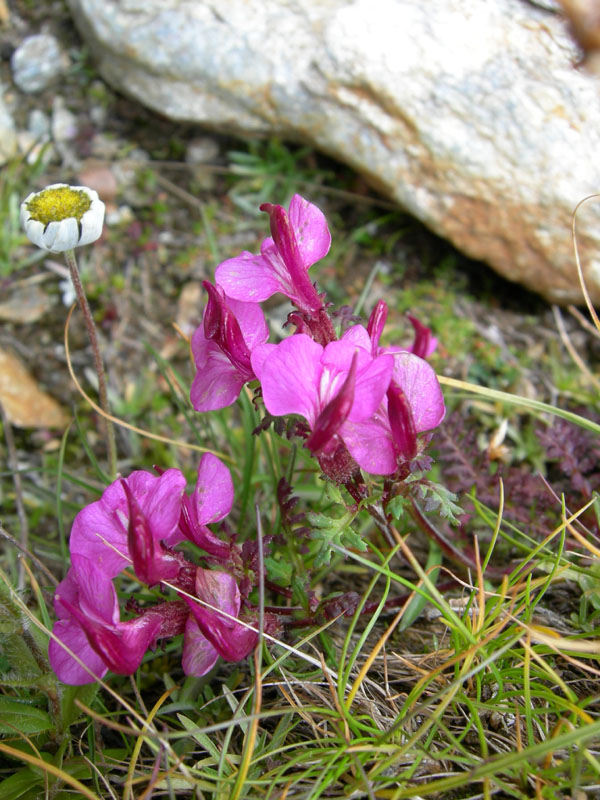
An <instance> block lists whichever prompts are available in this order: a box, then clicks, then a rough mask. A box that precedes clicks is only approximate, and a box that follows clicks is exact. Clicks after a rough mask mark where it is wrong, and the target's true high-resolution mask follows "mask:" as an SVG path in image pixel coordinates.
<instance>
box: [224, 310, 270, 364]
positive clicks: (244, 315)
mask: <svg viewBox="0 0 600 800" xmlns="http://www.w3.org/2000/svg"><path fill="white" fill-rule="evenodd" d="M227 305H228V306H229V308H230V309H231V310H232V311H233V313H234V315H235V318H236V319H237V321H238V323H239V326H240V330H241V331H242V336H243V337H244V341H245V342H246V345H247V347H248V350H250V351H252V350H254V348H255V347H256V346H257V345H259V344H262V343H263V342H266V341H267V339H268V338H269V326H268V325H267V321H266V319H265V315H264V313H263V310H262V308H261V307H260V306H259V305H258V303H247V302H242V301H241V300H236V299H235V298H233V297H228V298H227Z"/></svg>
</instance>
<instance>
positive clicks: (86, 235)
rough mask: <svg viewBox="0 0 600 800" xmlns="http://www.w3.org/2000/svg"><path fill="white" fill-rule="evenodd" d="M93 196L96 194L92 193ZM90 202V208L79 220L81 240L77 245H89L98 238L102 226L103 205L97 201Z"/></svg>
mask: <svg viewBox="0 0 600 800" xmlns="http://www.w3.org/2000/svg"><path fill="white" fill-rule="evenodd" d="M94 194H96V193H95V192H94ZM97 198H98V195H96V200H93V201H92V207H91V208H90V209H89V211H86V212H85V214H84V215H83V217H82V218H81V238H80V240H79V244H90V243H91V242H95V241H96V239H98V238H100V235H101V234H102V226H103V225H104V209H105V206H104V203H103V202H102V200H99V199H97Z"/></svg>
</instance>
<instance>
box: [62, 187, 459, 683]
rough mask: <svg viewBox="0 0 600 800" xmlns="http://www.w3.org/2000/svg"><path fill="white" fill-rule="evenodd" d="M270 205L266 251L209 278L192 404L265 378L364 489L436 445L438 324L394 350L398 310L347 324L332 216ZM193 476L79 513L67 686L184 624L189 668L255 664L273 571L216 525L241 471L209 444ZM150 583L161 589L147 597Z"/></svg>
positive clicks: (129, 666) (309, 443)
mask: <svg viewBox="0 0 600 800" xmlns="http://www.w3.org/2000/svg"><path fill="white" fill-rule="evenodd" d="M261 209H262V210H264V211H266V212H267V214H268V215H269V218H270V223H271V236H270V237H269V238H267V239H265V240H264V241H263V243H262V245H261V248H260V253H258V254H256V255H254V254H252V253H247V252H245V253H242V254H241V255H240V256H238V257H236V258H232V259H229V260H228V261H225V262H223V263H222V264H221V265H220V266H219V267H218V269H217V271H216V276H215V285H213V284H211V283H209V282H205V284H204V285H205V288H206V291H207V294H208V300H207V304H206V307H205V309H204V314H203V320H202V324H201V325H200V327H199V328H198V329H197V330H196V332H195V333H194V336H193V337H192V342H191V348H192V353H193V356H194V361H195V364H196V375H195V378H194V381H193V385H192V389H191V401H192V405H193V406H194V408H195V409H196V410H197V411H204V412H206V411H211V410H215V409H220V408H224V407H225V406H228V405H231V404H232V403H233V402H234V401H235V400H236V398H237V397H238V395H239V394H240V391H241V389H242V387H243V386H244V385H245V384H248V383H250V384H253V385H254V386H255V388H256V390H257V396H262V401H263V403H264V406H265V408H266V411H267V412H268V414H269V415H271V416H273V417H288V416H290V415H296V416H297V417H299V418H301V420H303V421H302V422H301V423H300V424H297V425H296V426H295V428H294V430H295V432H296V434H297V435H298V436H301V437H302V438H303V440H304V444H305V446H306V447H307V448H308V450H309V451H310V452H311V454H312V455H313V456H314V457H315V458H316V459H317V461H318V463H319V466H320V468H321V470H322V471H323V473H324V474H325V475H326V476H327V477H328V478H329V479H330V480H333V481H335V482H337V483H338V484H344V485H346V487H347V488H348V490H349V491H350V492H351V494H353V496H354V497H356V495H357V492H356V487H357V485H358V483H359V482H360V480H361V478H360V471H361V470H364V471H365V472H368V473H371V474H373V475H383V476H386V477H388V478H389V479H390V481H394V480H396V481H402V480H403V479H404V478H406V476H407V475H408V472H409V471H410V469H411V466H410V465H411V464H412V463H416V461H415V460H416V459H417V457H418V456H419V454H420V453H421V451H422V449H423V447H424V445H425V444H426V437H424V436H423V434H425V433H426V432H428V431H431V430H432V429H433V428H435V427H436V426H437V425H438V424H439V423H440V422H441V420H442V418H443V416H444V411H445V409H444V401H443V397H442V393H441V390H440V386H439V383H438V380H437V377H436V375H435V372H434V371H433V369H432V368H431V366H430V365H429V364H428V363H427V361H426V360H425V358H426V357H427V356H428V355H429V354H430V353H431V352H432V350H433V349H434V348H435V346H436V341H435V339H434V338H433V337H432V335H431V331H430V330H429V329H428V328H427V327H425V326H424V325H422V324H421V323H420V322H419V321H418V320H416V319H414V318H413V317H410V318H409V319H410V321H411V323H412V325H413V328H414V341H413V343H412V346H411V347H410V348H402V347H393V346H382V345H381V343H380V342H381V338H382V334H383V329H384V326H385V322H386V318H387V313H388V309H387V306H386V304H385V303H384V302H383V301H380V302H379V303H378V304H377V305H376V306H375V308H374V310H373V312H372V313H371V316H370V318H369V321H368V324H367V325H366V327H365V326H363V325H359V324H355V325H352V326H351V327H348V328H346V329H345V330H343V331H340V332H339V333H338V332H337V331H336V327H335V325H334V322H333V320H332V317H331V316H330V314H329V310H328V306H327V304H326V303H325V302H324V299H323V296H322V295H321V294H319V292H318V291H317V289H316V287H315V285H314V284H313V282H312V281H311V279H310V278H309V275H308V270H309V268H310V267H311V266H312V265H313V264H314V263H316V262H317V261H318V260H319V259H321V258H323V257H324V256H325V255H326V254H327V252H328V250H329V247H330V244H331V237H330V234H329V230H328V227H327V222H326V220H325V217H324V216H323V214H322V213H321V211H320V210H319V209H318V208H317V207H316V206H314V205H312V204H311V203H309V202H308V201H307V200H305V199H304V198H302V197H300V195H295V196H294V197H293V198H292V201H291V203H290V206H289V209H288V210H287V211H286V210H285V209H284V208H282V207H281V206H278V205H272V204H270V203H267V204H265V205H263V206H261ZM277 292H279V293H281V294H283V295H285V296H286V297H288V298H289V300H290V301H291V303H292V305H293V309H292V310H291V312H290V313H289V315H288V327H291V326H293V327H294V328H295V331H294V333H293V335H291V336H289V337H288V338H285V339H283V341H280V342H278V343H276V344H275V343H270V342H268V341H267V340H268V338H269V328H268V326H267V323H266V320H265V316H264V314H263V311H262V309H261V306H260V303H261V302H263V301H264V300H267V299H268V298H269V297H271V296H272V295H273V294H275V293H277ZM185 485H186V481H185V478H184V476H183V474H182V473H181V472H180V471H179V470H177V469H169V470H166V471H164V472H162V473H160V474H158V475H154V474H152V473H150V472H146V471H137V472H133V473H132V474H131V475H129V477H127V478H119V479H118V480H116V481H115V482H114V483H112V484H111V485H110V486H109V487H108V488H107V489H106V490H105V491H104V493H103V495H102V497H101V498H100V499H99V500H97V501H96V502H94V503H91V504H90V505H88V506H87V507H86V508H84V509H83V510H82V511H81V512H80V513H79V514H78V515H77V517H76V518H75V521H74V523H73V528H72V531H71V539H70V549H71V567H70V570H69V572H68V574H67V577H66V578H65V579H64V580H63V581H62V583H61V584H60V585H59V586H58V588H57V591H56V594H55V610H56V614H57V617H58V621H57V622H56V624H55V626H54V630H53V636H52V640H51V642H50V648H49V657H50V663H51V665H52V667H53V669H54V671H55V672H56V674H57V675H58V677H59V678H60V679H61V680H62V681H64V682H65V683H70V684H83V683H89V682H91V681H93V680H95V679H96V678H101V677H103V676H104V675H105V674H106V673H107V672H108V671H109V670H111V671H113V672H116V673H119V674H124V675H128V674H131V673H133V672H134V671H135V670H136V669H137V668H138V667H139V666H140V664H141V662H142V659H143V657H144V655H145V653H146V652H147V650H148V649H154V648H155V647H156V646H157V644H158V642H159V641H160V640H163V639H167V638H170V637H173V636H176V635H178V634H183V657H182V666H183V670H184V672H185V673H186V674H188V675H198V676H200V675H204V674H206V673H207V672H208V671H209V670H210V669H211V668H212V667H213V665H214V664H215V662H216V660H217V658H218V657H219V656H221V657H222V658H224V659H227V660H230V661H237V660H240V659H242V658H245V657H246V656H247V655H248V653H249V652H250V651H251V650H252V649H253V648H254V647H255V646H256V643H257V640H258V637H257V633H256V629H257V614H256V609H254V608H253V607H252V605H251V604H250V602H249V600H248V596H249V593H250V592H251V590H252V589H253V587H254V586H256V584H257V569H260V568H261V567H260V566H257V564H256V563H255V561H253V560H252V556H251V552H252V547H251V545H252V543H248V542H247V543H246V544H245V545H244V546H238V545H237V544H236V543H235V537H231V536H230V537H228V541H225V540H223V539H221V538H220V537H219V536H217V535H216V533H214V532H213V531H212V530H211V529H210V528H209V527H208V525H210V524H212V523H217V522H221V521H222V520H224V519H225V517H226V516H227V515H228V514H229V512H230V511H231V508H232V505H233V496H234V492H233V484H232V479H231V475H230V473H229V470H228V469H227V467H226V466H225V465H224V464H223V463H222V462H221V461H219V459H218V458H216V456H214V455H212V454H206V455H204V456H203V458H202V459H201V461H200V465H199V468H198V478H197V482H196V486H195V488H194V490H193V492H192V493H191V494H190V495H188V494H187V493H186V491H185ZM352 487H354V490H355V491H354V493H353V490H352ZM186 541H187V542H191V543H193V545H195V546H196V547H198V548H200V549H201V550H202V551H203V552H204V556H203V559H202V563H203V564H204V565H205V566H198V565H197V564H195V563H192V562H191V561H190V560H189V559H188V558H187V556H186V555H185V554H184V551H185V552H188V551H189V550H190V548H189V547H188V548H185V549H184V550H177V549H176V548H177V545H179V544H181V543H182V542H186ZM248 545H250V547H248ZM192 549H193V548H192ZM122 573H125V574H124V575H122ZM118 575H122V579H121V582H120V588H121V596H122V595H123V589H124V587H125V586H129V587H130V589H131V591H132V592H134V591H135V594H136V595H137V597H140V596H141V597H143V598H145V600H144V603H143V604H141V603H140V601H139V600H136V599H135V598H134V597H130V598H129V599H128V600H127V602H126V604H125V607H124V610H125V612H126V618H125V619H122V617H121V613H122V612H121V607H120V602H119V595H118V594H117V590H116V588H115V585H114V579H115V578H116V577H117V576H118ZM140 584H142V585H144V586H146V587H148V590H153V591H145V592H143V593H141V594H140V592H139V585H140ZM136 585H137V586H136ZM272 586H274V585H272ZM275 588H276V589H277V588H278V589H279V590H280V592H281V593H285V589H282V588H281V587H276V586H275ZM136 589H137V590H138V591H136ZM169 592H170V594H169ZM263 622H264V624H265V625H266V626H268V625H269V624H272V630H273V631H276V630H277V625H278V624H279V622H278V621H277V619H275V618H273V620H270V619H269V615H268V614H265V616H264V619H263Z"/></svg>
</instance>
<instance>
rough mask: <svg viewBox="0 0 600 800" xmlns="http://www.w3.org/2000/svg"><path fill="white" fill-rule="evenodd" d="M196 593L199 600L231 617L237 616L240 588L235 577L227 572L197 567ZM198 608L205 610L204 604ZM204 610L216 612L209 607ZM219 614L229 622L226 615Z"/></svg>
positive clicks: (239, 603)
mask: <svg viewBox="0 0 600 800" xmlns="http://www.w3.org/2000/svg"><path fill="white" fill-rule="evenodd" d="M196 594H197V595H198V597H199V598H200V600H204V602H205V603H208V604H209V605H211V606H214V607H215V608H218V609H221V610H222V611H224V612H225V613H226V614H229V616H231V617H237V615H238V614H239V611H240V605H241V598H240V590H239V588H238V585H237V583H236V581H235V578H234V577H233V576H232V575H230V574H229V573H228V572H218V571H217V570H212V569H202V568H201V567H198V569H197V570H196ZM200 608H201V609H202V611H204V610H205V607H204V606H201V607H200ZM206 611H207V612H208V613H209V614H217V613H218V612H213V611H210V610H209V609H206ZM219 616H220V617H221V619H224V620H226V621H227V622H228V623H229V620H228V619H227V617H224V616H222V615H219Z"/></svg>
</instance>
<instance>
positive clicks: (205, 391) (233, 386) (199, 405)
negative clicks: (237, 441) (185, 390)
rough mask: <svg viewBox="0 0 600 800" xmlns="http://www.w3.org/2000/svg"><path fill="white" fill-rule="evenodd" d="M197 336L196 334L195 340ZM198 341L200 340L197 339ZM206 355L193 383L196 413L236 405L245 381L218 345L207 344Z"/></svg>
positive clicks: (191, 397)
mask: <svg viewBox="0 0 600 800" xmlns="http://www.w3.org/2000/svg"><path fill="white" fill-rule="evenodd" d="M200 330H201V328H198V330H197V331H196V334H198V331H200ZM196 334H194V338H195V337H196ZM203 336H204V333H203V332H202V337H203ZM194 338H193V339H192V347H193V346H194V345H193V343H194ZM197 341H198V339H196V342H197ZM204 341H207V340H206V339H205V340H204ZM204 353H205V354H206V361H205V362H204V364H203V366H199V367H197V369H198V371H197V372H196V375H195V377H194V380H193V382H192V388H191V391H190V399H191V401H192V405H193V407H194V408H195V409H196V411H215V410H216V409H219V408H226V407H227V406H230V405H231V404H232V403H235V401H236V400H237V398H238V397H239V395H240V392H241V390H242V386H243V385H244V383H245V381H244V379H243V378H241V377H240V376H239V374H238V372H237V370H236V368H235V367H234V366H233V364H232V363H231V361H229V359H228V358H227V356H226V355H225V354H224V353H223V352H222V351H221V350H220V348H219V347H218V346H217V345H216V344H214V343H213V342H207V346H206V349H205V350H204ZM196 364H198V361H196Z"/></svg>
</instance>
